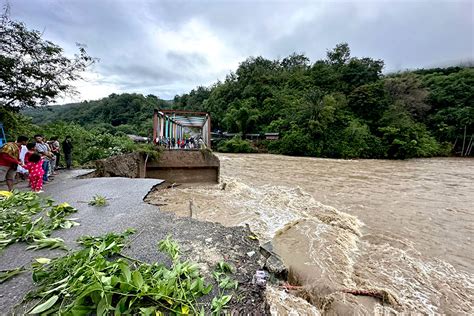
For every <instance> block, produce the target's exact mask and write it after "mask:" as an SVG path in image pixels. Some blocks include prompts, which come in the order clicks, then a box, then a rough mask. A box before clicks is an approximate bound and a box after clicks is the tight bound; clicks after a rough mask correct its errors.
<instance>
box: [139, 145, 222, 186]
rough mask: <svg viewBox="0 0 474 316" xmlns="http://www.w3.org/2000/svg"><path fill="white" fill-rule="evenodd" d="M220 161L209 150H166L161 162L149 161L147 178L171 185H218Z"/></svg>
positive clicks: (162, 154) (160, 159)
mask: <svg viewBox="0 0 474 316" xmlns="http://www.w3.org/2000/svg"><path fill="white" fill-rule="evenodd" d="M219 169H220V161H219V158H217V156H216V155H214V154H213V153H212V152H211V151H208V150H165V151H163V152H162V153H161V155H160V158H159V160H157V161H148V162H147V165H146V177H147V178H156V179H164V180H166V181H167V182H171V183H197V182H207V183H217V182H219Z"/></svg>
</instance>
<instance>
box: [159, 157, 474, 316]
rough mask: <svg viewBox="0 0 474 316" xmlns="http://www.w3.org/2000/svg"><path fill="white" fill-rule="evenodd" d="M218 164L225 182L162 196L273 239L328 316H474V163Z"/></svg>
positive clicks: (253, 160)
mask: <svg viewBox="0 0 474 316" xmlns="http://www.w3.org/2000/svg"><path fill="white" fill-rule="evenodd" d="M218 156H219V158H220V160H221V183H220V184H219V185H214V186H191V187H190V186H187V187H177V188H174V189H170V190H163V191H157V192H155V193H154V194H153V195H152V196H151V200H152V201H153V202H154V203H157V204H161V206H162V209H164V210H169V211H173V212H176V213H177V214H178V215H182V216H189V204H190V203H191V204H192V209H193V217H196V218H198V219H201V220H208V221H216V222H220V223H222V224H223V225H228V226H232V225H245V224H248V225H249V226H250V227H251V229H252V230H253V231H254V232H255V233H256V234H257V235H258V236H259V238H260V240H261V241H262V242H264V241H267V240H272V242H273V244H274V247H275V249H276V251H277V252H278V254H279V255H280V256H281V257H282V259H283V260H284V261H285V263H286V264H287V265H288V266H290V268H291V269H292V271H293V274H294V275H295V276H297V278H298V280H299V282H300V283H301V284H303V285H304V286H306V288H307V289H308V291H310V292H312V293H311V295H310V297H312V299H311V298H310V299H309V301H310V302H311V303H312V304H313V305H315V306H317V307H318V308H320V311H324V312H326V311H331V309H332V311H334V312H338V313H342V314H344V313H347V312H349V311H350V312H357V313H361V314H381V313H384V312H394V313H397V312H398V313H399V312H420V313H426V314H434V313H447V314H463V313H464V314H469V313H471V312H472V311H473V310H474V273H473V271H474V250H473V243H472V238H473V237H474V160H473V159H458V158H432V159H413V160H406V161H389V160H338V159H319V158H302V157H287V156H278V155H262V154H247V155H241V154H219V155H218ZM191 201H192V202H191ZM347 290H365V291H372V292H376V293H385V294H386V296H384V297H387V296H390V297H391V298H393V299H391V300H390V302H391V304H381V301H380V300H377V299H373V300H370V299H367V297H365V296H353V295H348V294H346V291H347ZM387 293H388V294H387Z"/></svg>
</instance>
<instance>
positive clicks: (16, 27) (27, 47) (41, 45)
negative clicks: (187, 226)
mask: <svg viewBox="0 0 474 316" xmlns="http://www.w3.org/2000/svg"><path fill="white" fill-rule="evenodd" d="M8 11H9V10H8V7H7V8H6V9H5V11H4V12H3V14H2V16H1V24H0V69H1V71H0V105H1V106H3V107H5V108H9V109H15V110H19V109H20V108H23V107H35V106H37V105H38V104H40V105H46V104H48V103H51V102H54V99H55V98H56V97H57V96H58V95H60V94H68V93H69V94H73V93H76V90H75V88H74V86H73V85H72V82H73V81H74V80H77V79H80V78H81V76H80V73H81V72H82V71H84V70H85V69H86V67H88V66H89V65H91V64H92V63H94V62H95V59H94V58H92V57H90V56H89V55H88V54H87V53H86V50H85V48H84V47H83V46H81V45H79V44H78V47H79V53H78V54H76V55H75V56H74V58H68V57H66V56H64V54H63V53H64V52H63V49H62V48H61V47H59V46H57V45H56V44H54V43H52V42H50V41H47V40H45V39H43V38H42V34H41V33H40V32H39V31H35V30H29V29H28V28H27V27H26V25H25V24H23V23H21V22H17V21H13V20H11V19H10V18H9V12H8Z"/></svg>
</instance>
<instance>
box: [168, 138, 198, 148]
mask: <svg viewBox="0 0 474 316" xmlns="http://www.w3.org/2000/svg"><path fill="white" fill-rule="evenodd" d="M159 143H160V145H162V146H164V147H166V148H168V149H195V148H196V149H198V148H201V147H202V146H203V144H204V142H203V141H202V138H200V137H199V138H198V139H195V138H194V137H189V138H183V139H179V138H178V139H175V138H162V139H160V140H159Z"/></svg>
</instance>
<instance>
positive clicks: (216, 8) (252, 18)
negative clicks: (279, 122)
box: [0, 0, 474, 101]
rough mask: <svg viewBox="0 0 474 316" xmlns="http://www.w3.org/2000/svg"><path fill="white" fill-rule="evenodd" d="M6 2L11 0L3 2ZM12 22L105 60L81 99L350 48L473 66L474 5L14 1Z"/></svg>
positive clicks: (390, 58) (408, 64)
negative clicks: (248, 62)
mask: <svg viewBox="0 0 474 316" xmlns="http://www.w3.org/2000/svg"><path fill="white" fill-rule="evenodd" d="M0 1H3V2H4V3H5V0H0ZM9 2H10V6H11V16H12V18H13V19H17V20H21V21H23V22H25V23H26V24H27V26H29V27H30V28H34V29H37V30H40V31H42V32H44V37H45V38H47V39H49V40H51V41H53V42H55V43H56V44H58V45H60V46H62V47H63V48H64V49H65V51H66V53H67V54H73V53H74V52H75V51H76V50H77V49H76V47H75V43H76V42H79V43H83V44H85V45H87V50H88V53H89V54H90V55H91V56H93V57H97V58H100V62H99V63H97V64H96V65H94V66H93V67H92V68H91V69H90V70H89V71H88V72H87V74H86V78H87V80H86V81H84V82H81V83H79V84H78V86H79V90H80V92H81V95H80V97H78V98H76V99H75V101H78V100H85V99H87V100H91V99H97V98H100V97H104V96H107V95H109V94H110V93H113V92H115V93H120V92H139V93H144V94H150V93H151V94H155V95H157V96H159V97H161V98H163V99H171V98H173V96H174V95H176V94H181V93H184V92H188V91H190V90H191V89H192V88H195V87H196V86H199V85H210V84H212V83H214V82H215V81H217V80H218V79H221V80H222V79H224V78H225V75H226V74H228V73H229V72H230V71H233V70H235V69H236V68H237V66H238V64H239V62H241V61H243V60H245V59H246V58H247V57H248V56H258V55H261V56H264V57H266V58H270V59H276V58H282V57H285V56H287V55H289V54H291V53H293V52H297V53H304V54H306V55H307V56H308V57H309V58H310V59H311V61H315V60H317V59H321V58H324V57H325V54H326V50H327V49H330V48H332V47H334V46H335V45H336V44H337V43H340V42H348V43H349V45H350V47H351V51H352V55H353V56H359V57H365V56H368V57H373V58H380V59H383V60H384V61H385V70H384V71H385V72H390V71H394V70H401V69H407V68H408V69H412V68H419V67H431V66H438V65H449V64H454V63H459V62H462V61H469V60H472V59H473V56H474V5H473V3H474V1H472V0H466V1H462V0H444V1H436V0H426V1H417V0H411V1H410V0H391V1H388V0H372V1H363V0H361V1H357V0H352V1H349V0H347V1H342V0H333V1H316V0H314V1H290V0H289V1H256V0H253V1H252V0H234V1H224V0H214V1H197V0H188V1H176V0H174V1H158V0H10V1H9Z"/></svg>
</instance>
